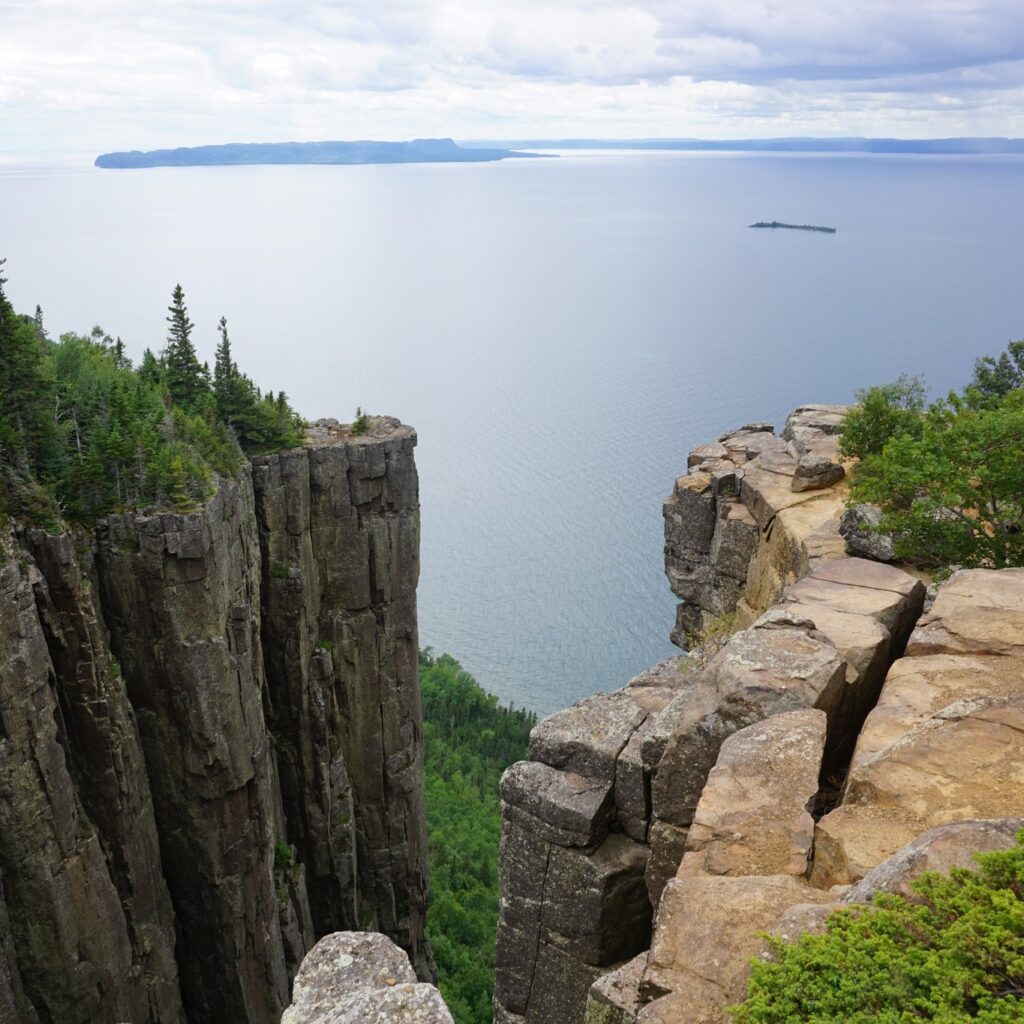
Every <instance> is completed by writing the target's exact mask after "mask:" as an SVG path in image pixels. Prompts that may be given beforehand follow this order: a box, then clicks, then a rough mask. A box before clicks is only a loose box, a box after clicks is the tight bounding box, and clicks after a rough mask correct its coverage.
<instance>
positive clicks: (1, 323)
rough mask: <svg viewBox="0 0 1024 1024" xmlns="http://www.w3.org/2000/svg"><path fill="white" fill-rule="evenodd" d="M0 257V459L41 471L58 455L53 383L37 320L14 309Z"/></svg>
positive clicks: (22, 469)
mask: <svg viewBox="0 0 1024 1024" xmlns="http://www.w3.org/2000/svg"><path fill="white" fill-rule="evenodd" d="M5 262H6V260H2V259H0V395H2V396H3V402H2V405H0V460H2V461H4V462H6V463H8V464H9V465H11V466H12V467H14V468H15V469H16V470H18V471H19V472H20V473H28V472H32V471H35V472H41V471H45V470H46V468H47V467H48V465H49V462H50V461H51V460H52V458H54V457H55V456H56V445H57V436H56V425H55V420H54V384H53V377H52V375H51V373H50V368H49V364H48V360H47V356H46V350H45V349H44V347H43V342H42V340H41V338H40V337H39V333H38V331H37V328H36V323H35V321H34V320H32V319H30V318H24V319H23V318H21V317H19V316H18V315H17V314H16V313H15V312H14V307H13V306H12V305H11V303H10V301H9V300H8V298H7V295H6V294H5V293H4V288H3V286H4V284H6V282H7V279H6V278H5V277H3V276H2V272H3V267H4V263H5Z"/></svg>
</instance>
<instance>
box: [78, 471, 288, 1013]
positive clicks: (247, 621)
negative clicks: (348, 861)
mask: <svg viewBox="0 0 1024 1024" xmlns="http://www.w3.org/2000/svg"><path fill="white" fill-rule="evenodd" d="M97 540H98V547H99V550H98V556H97V569H98V573H99V579H100V587H101V594H102V597H103V609H104V617H105V619H106V622H107V625H108V627H109V629H110V635H111V642H112V645H113V649H114V651H115V653H116V655H117V657H118V660H119V661H120V663H121V666H122V668H123V670H124V675H125V680H126V682H127V686H128V695H129V697H130V699H131V701H132V705H133V707H134V708H135V712H136V715H137V716H138V721H139V731H140V733H141V736H142V744H143V748H144V750H145V754H146V764H147V769H148V772H149V780H150V786H151V789H152V793H153V802H154V807H155V810H156V817H157V824H158V828H159V832H160V844H161V854H162V859H163V865H164V873H165V876H166V878H167V883H168V887H169V889H170V892H171V897H172V900H173V902H174V907H175V912H176V919H177V924H178V928H179V935H180V937H181V941H180V943H179V970H180V972H181V985H182V995H183V998H184V1002H185V1007H186V1010H187V1011H188V1013H189V1014H190V1015H193V1016H194V1017H195V1018H197V1019H199V1020H213V1019H232V1018H234V1017H239V1016H244V1015H246V1014H248V1019H249V1020H250V1021H251V1022H252V1024H259V1022H261V1021H266V1022H268V1024H276V1021H277V1019H279V1018H280V1015H281V1012H282V1010H283V1009H284V1007H285V1005H287V997H288V978H287V973H286V968H285V957H284V947H283V941H282V937H281V928H280V922H279V918H278V905H277V899H276V895H275V886H274V877H273V856H274V844H275V841H276V840H277V839H278V838H280V837H279V836H278V835H277V830H276V827H275V820H274V818H275V791H274V777H273V765H272V761H271V755H270V739H269V734H268V731H267V728H266V723H265V720H264V715H263V694H264V679H263V656H262V651H261V648H260V632H259V631H260V611H259V609H260V579H259V567H260V553H259V542H258V538H257V533H256V517H255V515H254V510H253V498H252V489H251V486H250V482H249V474H248V471H244V472H243V473H241V474H240V476H239V478H238V479H237V480H235V481H232V482H226V481H224V482H221V484H220V486H219V489H218V491H217V493H216V494H215V495H214V497H213V498H211V499H210V500H209V501H208V502H207V504H206V505H205V506H203V508H202V509H201V510H200V511H197V512H195V513H192V514H189V515H172V514H165V515H157V516H144V515H134V514H125V515H121V516H111V517H109V518H108V519H107V520H105V521H104V522H103V523H101V524H100V528H99V529H98V530H97Z"/></svg>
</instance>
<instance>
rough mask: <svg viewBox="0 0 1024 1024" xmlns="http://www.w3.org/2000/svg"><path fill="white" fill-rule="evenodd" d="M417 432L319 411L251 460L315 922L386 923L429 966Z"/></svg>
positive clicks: (287, 800)
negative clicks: (356, 429) (294, 443)
mask: <svg viewBox="0 0 1024 1024" xmlns="http://www.w3.org/2000/svg"><path fill="white" fill-rule="evenodd" d="M415 444H416V434H415V431H413V430H412V429H411V428H410V427H406V426H403V425H402V424H400V423H399V422H398V421H397V420H394V419H390V418H385V417H375V418H373V419H371V420H370V422H369V427H368V429H367V431H366V432H365V433H362V434H359V435H356V434H353V433H352V431H351V430H350V429H349V428H347V427H343V426H341V425H339V424H337V423H334V422H333V421H321V422H320V423H318V424H316V425H314V427H313V428H312V429H311V432H310V437H309V440H308V443H307V446H306V447H305V448H303V449H298V450H295V451H292V452H286V453H283V454H280V455H273V456H268V457H266V458H263V459H257V460H256V461H255V462H254V465H253V471H254V487H255V492H256V504H257V515H258V518H259V523H260V543H261V546H262V552H263V601H264V604H263V644H264V656H265V663H266V671H267V683H268V689H269V694H270V721H271V728H272V731H273V733H274V739H275V744H276V749H277V758H278V763H279V766H280V779H281V791H282V797H283V802H284V810H285V816H286V819H287V827H288V839H289V841H290V842H291V843H292V844H294V846H295V847H296V849H297V850H298V854H299V858H300V860H301V861H302V862H303V864H304V866H305V868H306V878H307V885H308V889H309V896H310V908H311V911H312V915H313V922H314V926H315V929H316V931H317V934H321V935H322V934H325V933H327V932H330V931H336V930H339V929H348V928H353V927H358V928H361V929H374V930H379V931H382V932H384V933H385V934H386V935H389V936H390V937H391V938H392V939H394V940H395V941H396V942H397V943H398V944H399V945H400V946H402V947H403V948H404V949H405V950H406V951H407V952H408V953H409V955H410V958H411V959H412V963H413V965H414V967H415V968H416V971H417V974H418V975H419V976H420V977H421V978H429V977H430V976H431V975H432V974H433V964H432V961H431V958H430V952H429V949H428V946H427V942H426V936H425V912H426V895H427V871H426V833H425V819H424V811H423V787H422V746H423V736H422V725H421V714H420V697H419V678H418V668H417V631H416V584H417V581H418V578H419V488H418V480H417V476H416V467H415V463H414V461H413V448H414V446H415Z"/></svg>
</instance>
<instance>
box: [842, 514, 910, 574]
mask: <svg viewBox="0 0 1024 1024" xmlns="http://www.w3.org/2000/svg"><path fill="white" fill-rule="evenodd" d="M881 524H882V513H881V511H880V510H879V509H877V508H876V507H875V506H874V505H854V506H852V507H851V508H848V509H847V510H846V511H845V512H844V513H843V515H842V518H841V519H840V520H839V532H840V534H842V536H843V539H844V540H845V541H846V550H847V551H848V552H849V553H850V554H851V555H856V556H857V557H858V558H871V559H874V560H875V561H876V562H891V561H892V560H893V559H894V558H895V557H896V545H895V542H894V540H893V538H892V536H891V535H890V534H888V533H881V532H880V531H879V529H878V527H879V526H881Z"/></svg>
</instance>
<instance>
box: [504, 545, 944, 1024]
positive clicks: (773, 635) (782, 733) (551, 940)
mask: <svg viewBox="0 0 1024 1024" xmlns="http://www.w3.org/2000/svg"><path fill="white" fill-rule="evenodd" d="M923 601H924V586H923V584H921V583H920V582H919V581H917V580H915V579H914V578H913V577H911V576H909V575H907V574H906V573H904V572H902V571H900V570H898V569H894V568H891V567H888V566H881V565H877V564H876V563H873V562H866V561H863V560H860V559H847V560H836V561H829V562H826V563H824V564H823V565H822V566H821V567H820V568H819V569H818V570H817V571H816V572H815V573H814V574H813V575H812V576H810V577H808V578H807V579H805V580H803V581H801V582H799V583H796V584H794V585H793V586H791V587H790V589H789V590H788V591H787V592H786V593H785V594H784V595H783V597H782V600H781V601H780V602H779V603H778V604H776V605H775V606H774V607H772V608H771V609H769V610H768V611H767V612H766V613H765V614H764V615H762V616H761V617H760V618H759V619H757V620H756V621H755V622H754V624H753V625H752V626H751V627H750V628H748V629H745V630H741V631H740V632H738V633H736V634H735V635H733V636H732V637H731V638H730V639H729V640H728V641H727V642H726V643H725V645H724V646H723V647H722V649H721V650H720V651H719V652H718V653H717V654H716V655H715V656H714V657H713V658H712V659H711V660H710V662H709V663H708V664H707V665H706V667H705V668H704V669H703V670H701V669H699V668H697V667H696V665H695V664H693V663H692V662H691V661H690V659H687V658H675V659H671V660H670V661H668V662H665V663H663V664H662V665H659V666H656V667H655V668H654V669H652V670H651V671H650V672H647V673H644V674H643V675H640V676H638V677H637V678H636V679H634V680H632V681H631V682H630V683H629V685H628V686H627V687H625V689H623V690H619V691H617V692H616V693H611V694H597V695H595V696H593V697H590V698H587V699H586V700H584V701H581V702H580V703H579V704H577V705H576V706H575V707H572V708H569V709H568V710H566V711H562V712H558V713H557V714H555V715H552V716H551V717H549V718H547V719H545V720H544V721H543V722H541V723H540V724H539V725H538V726H537V727H536V728H535V730H534V733H533V735H532V737H531V742H530V752H531V757H532V760H531V761H529V762H523V763H520V764H517V765H514V766H513V767H511V768H510V769H509V770H508V771H507V772H506V773H505V776H504V778H503V780H502V799H503V817H504V824H503V833H502V846H501V855H500V873H501V884H502V902H501V921H500V924H499V928H498V968H497V977H496V984H495V1008H496V1019H497V1020H499V1021H506V1022H518V1021H526V1022H533V1021H536V1022H538V1024H539V1022H545V1024H546V1022H559V1024H578V1022H582V1021H583V1019H584V1014H589V1015H590V1017H591V1018H592V1019H594V1020H597V1021H601V1020H602V1016H601V1015H604V1017H606V1018H607V1019H608V1020H610V1021H616V1020H617V1018H616V1016H615V1014H619V1017H620V1018H621V1016H622V1014H623V1013H625V1012H626V1009H625V1007H626V1006H627V1005H628V1002H629V1000H630V999H631V998H633V996H632V995H631V992H632V989H631V988H630V983H629V980H628V976H627V975H622V976H620V975H619V974H618V973H616V972H618V971H619V968H620V965H621V964H622V963H623V962H625V961H630V960H632V959H633V958H634V957H636V955H637V954H638V953H639V952H641V951H642V950H643V948H644V947H645V946H646V944H647V940H648V930H649V927H650V921H651V918H652V914H653V908H654V907H657V908H658V916H657V928H656V931H655V937H654V945H653V946H652V947H651V949H652V953H651V958H652V959H651V961H650V965H649V966H648V967H647V968H645V969H644V971H642V972H641V973H642V978H643V980H642V982H641V983H638V986H637V992H638V993H639V994H638V997H637V998H639V999H640V1001H641V1002H650V1001H651V1000H652V999H653V998H654V997H657V1001H656V1002H660V1003H662V1008H661V1010H659V1011H658V1012H659V1013H661V1012H662V1011H664V1013H665V1014H669V1010H670V1009H671V1012H672V1013H675V1012H676V1010H677V1008H674V1007H675V997H674V996H672V995H671V993H673V992H675V991H676V989H677V988H678V987H682V988H684V989H685V990H686V991H687V992H688V993H694V992H696V991H697V990H698V989H699V990H700V991H701V992H703V993H704V994H703V995H700V1000H703V1001H704V1002H703V1003H701V1005H705V1004H706V1007H707V1008H708V1010H707V1012H708V1013H712V1010H713V1009H714V1008H716V1007H717V1009H715V1010H714V1012H717V1013H719V1014H720V1012H721V1009H722V1007H723V1006H724V1005H725V1003H723V1002H722V999H724V998H725V995H724V993H727V992H731V991H732V990H733V988H734V984H733V982H734V980H735V978H739V977H743V978H745V977H746V975H745V974H744V973H743V972H744V971H745V968H746V959H745V957H747V956H748V954H749V955H752V954H753V953H754V952H756V951H757V949H758V948H759V943H760V939H759V938H758V931H759V929H760V928H762V927H767V925H769V924H771V923H772V922H773V921H774V920H775V918H776V917H777V916H778V914H779V913H780V912H781V910H782V909H784V908H785V907H788V906H789V905H791V904H805V903H815V902H825V903H830V902H834V901H835V899H836V897H834V896H832V895H831V894H825V895H823V894H822V893H821V892H820V891H818V890H815V889H813V888H811V886H810V885H809V884H808V881H807V875H808V873H809V871H810V853H811V847H812V839H813V836H814V820H813V818H812V814H811V812H812V810H813V809H815V806H816V803H817V801H818V799H819V794H820V791H821V785H822V784H821V778H822V776H823V775H827V774H828V773H829V772H830V771H833V770H838V769H839V768H840V766H841V765H842V763H843V758H844V757H845V758H848V757H849V754H850V752H851V751H852V749H853V743H854V740H855V739H856V735H857V730H858V728H859V725H860V723H861V722H863V720H864V718H865V716H866V715H867V714H868V712H869V711H870V709H871V707H872V705H873V703H874V700H875V699H876V697H877V695H878V691H879V689H880V687H881V684H882V680H883V679H884V677H885V672H886V669H887V668H888V666H889V664H890V662H891V660H892V658H893V657H895V656H896V655H897V654H898V653H899V652H900V651H902V649H903V646H904V645H905V643H906V640H907V637H908V635H909V634H910V632H911V629H912V628H913V626H914V623H915V622H916V620H917V617H918V615H919V613H920V610H921V607H922V604H923ZM680 862H681V863H680ZM733 883H735V885H733ZM730 901H732V902H730ZM759 901H762V902H763V913H761V914H760V916H757V917H756V920H755V917H753V916H750V915H747V916H746V917H744V915H743V914H742V913H740V912H739V908H740V907H742V906H745V905H746V904H747V903H750V904H751V905H752V906H755V905H759ZM718 908H729V909H728V912H726V911H725V910H724V909H723V910H722V913H723V914H724V915H725V917H724V918H721V919H720V918H719V917H716V916H715V915H716V914H718V913H719V909H718ZM737 914H738V915H739V916H738V920H737V921H736V922H735V923H734V928H735V929H738V930H737V931H736V937H735V941H733V940H731V939H730V940H728V942H726V945H725V946H723V947H722V948H723V949H727V950H731V952H730V953H729V959H728V962H727V963H726V962H725V961H724V960H723V967H722V971H723V972H724V973H722V974H721V977H720V978H719V980H718V981H715V982H713V983H712V982H709V981H708V980H707V979H708V978H710V977H711V975H710V974H709V973H708V971H709V970H710V967H709V966H708V964H706V963H704V961H703V960H700V957H702V956H713V955H714V954H713V953H712V952H709V951H708V947H707V944H708V943H709V942H710V941H711V940H710V938H709V936H710V935H711V931H710V930H709V931H708V932H707V934H705V933H704V932H701V933H700V935H699V936H698V937H697V938H696V939H693V940H690V939H688V940H686V941H687V942H691V941H692V942H695V943H696V946H695V948H694V950H691V951H689V952H688V951H687V950H686V949H683V948H682V946H678V944H677V943H676V939H674V938H671V937H670V936H673V935H675V936H677V937H678V936H682V935H690V932H691V928H692V927H696V922H697V921H698V919H700V920H706V921H707V922H711V921H714V922H717V923H716V924H715V925H714V926H713V927H714V928H717V927H718V925H719V924H722V923H723V921H724V920H725V918H728V917H730V916H731V915H737ZM687 915H691V916H687ZM693 915H695V916H693ZM679 921H682V922H683V924H680V925H678V927H677V925H676V924H673V923H672V922H679ZM751 922H755V923H754V924H751ZM756 922H760V923H756ZM711 928H712V925H711V924H710V923H709V924H708V929H711ZM666 929H667V931H666ZM723 941H724V940H723ZM679 942H680V943H682V942H683V939H679ZM697 947H699V948H697ZM654 950H659V951H660V952H659V953H658V957H660V959H655V954H654V952H653V951H654ZM691 956H693V957H697V958H698V959H697V960H694V961H693V962H692V963H690V961H689V960H688V959H687V958H688V957H691ZM633 970H634V971H635V967H634V969H633ZM627 974H628V975H629V976H631V973H630V972H627ZM605 975H614V978H613V979H612V980H610V981H608V982H602V983H601V984H600V985H599V986H597V987H594V988H591V986H593V985H594V983H595V981H596V980H597V979H598V978H602V977H603V976H605ZM700 978H703V979H704V982H700V981H699V979H700ZM701 985H708V986H710V987H707V990H706V991H705V990H704V989H703V988H701ZM588 990H589V996H588ZM588 998H589V1002H590V1005H589V1009H588ZM693 999H698V996H697V995H693ZM664 1000H667V1002H665V1001H664ZM698 1001H699V1000H698ZM656 1002H650V1007H647V1006H645V1007H644V1009H643V1010H642V1011H640V1016H639V1017H638V1018H637V1019H638V1020H639V1019H648V1018H650V1019H652V1020H654V1019H658V1018H656V1017H651V1016H650V1015H651V1014H653V1013H655V1009H654V1007H656ZM694 1005H697V1004H696V1003H694ZM644 1014H647V1017H644V1016H643V1015H644ZM595 1015H596V1016H595ZM625 1019H629V1018H625ZM664 1019H665V1020H666V1021H667V1020H673V1019H676V1018H674V1017H672V1016H671V1014H669V1015H668V1016H665V1018H664ZM686 1019H690V1018H686ZM692 1019H694V1020H696V1019H698V1018H697V1017H693V1018H692ZM700 1019H703V1018H700ZM708 1019H711V1018H708ZM714 1019H716V1020H717V1019H718V1018H714Z"/></svg>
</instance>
